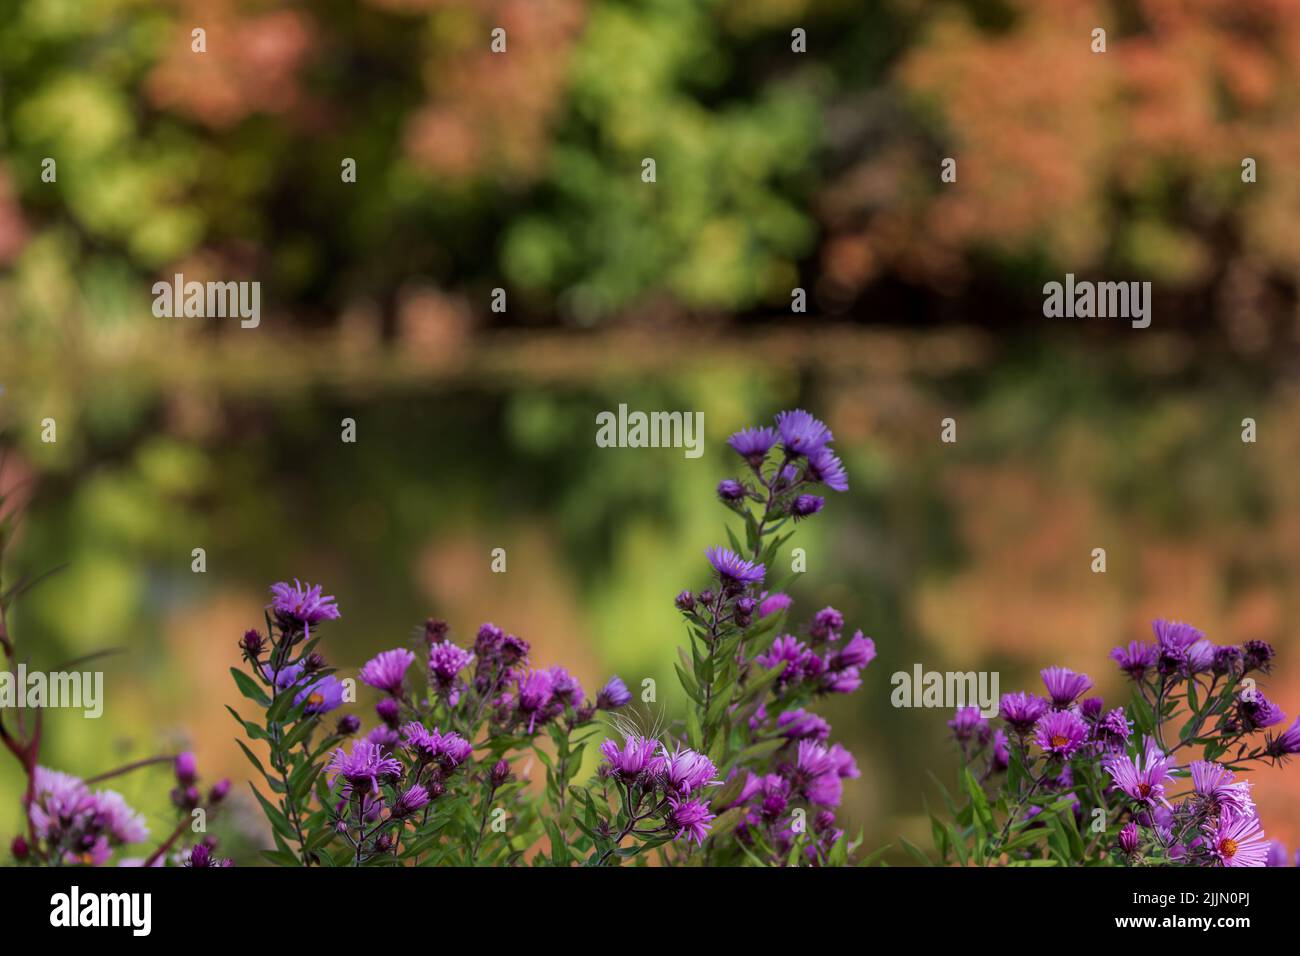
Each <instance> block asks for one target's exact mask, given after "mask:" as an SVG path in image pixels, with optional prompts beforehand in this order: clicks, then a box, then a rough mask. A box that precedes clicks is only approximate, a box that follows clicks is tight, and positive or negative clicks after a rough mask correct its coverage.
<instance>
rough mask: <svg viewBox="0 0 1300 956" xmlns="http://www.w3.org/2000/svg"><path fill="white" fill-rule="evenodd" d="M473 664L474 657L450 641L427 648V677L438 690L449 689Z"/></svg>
mask: <svg viewBox="0 0 1300 956" xmlns="http://www.w3.org/2000/svg"><path fill="white" fill-rule="evenodd" d="M473 662H474V655H473V654H471V653H470V652H469V651H467V650H465V649H464V648H463V647H458V646H456V645H455V644H453V643H452V642H451V641H443V642H442V643H440V644H434V645H433V646H432V647H430V648H429V677H430V678H432V679H433V682H434V683H435V684H437V685H438V687H440V688H450V687H451V686H452V685H453V684H454V683H455V681H456V678H457V676H458V675H459V674H460V672H461V671H463V670H464V669H465V668H466V667H469V665H470V664H472V663H473Z"/></svg>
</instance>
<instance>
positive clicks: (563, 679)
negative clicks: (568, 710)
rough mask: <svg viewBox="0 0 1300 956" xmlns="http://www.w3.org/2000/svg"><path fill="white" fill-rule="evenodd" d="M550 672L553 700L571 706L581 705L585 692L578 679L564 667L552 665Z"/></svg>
mask: <svg viewBox="0 0 1300 956" xmlns="http://www.w3.org/2000/svg"><path fill="white" fill-rule="evenodd" d="M550 674H551V697H552V698H553V700H555V701H557V702H559V703H561V704H567V705H568V706H570V707H575V708H576V707H581V706H582V697H583V694H582V685H581V684H579V683H578V679H577V678H576V677H574V676H573V675H572V674H570V673H569V672H568V671H567V670H565V669H564V668H563V667H552V668H551V669H550Z"/></svg>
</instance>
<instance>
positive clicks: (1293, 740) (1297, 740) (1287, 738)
mask: <svg viewBox="0 0 1300 956" xmlns="http://www.w3.org/2000/svg"><path fill="white" fill-rule="evenodd" d="M1267 750H1268V753H1269V755H1270V756H1272V757H1289V756H1290V755H1291V754H1300V717H1297V718H1296V719H1295V722H1294V723H1293V724H1292V725H1291V726H1290V727H1288V728H1287V729H1286V730H1284V731H1282V733H1280V734H1278V735H1277V736H1270V737H1269V738H1268V747H1267Z"/></svg>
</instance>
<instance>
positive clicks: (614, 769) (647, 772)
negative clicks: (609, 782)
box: [600, 734, 661, 783]
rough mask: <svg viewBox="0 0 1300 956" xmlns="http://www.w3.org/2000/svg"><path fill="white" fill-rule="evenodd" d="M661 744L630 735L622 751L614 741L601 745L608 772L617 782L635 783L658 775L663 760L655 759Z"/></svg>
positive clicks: (653, 740)
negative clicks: (645, 777)
mask: <svg viewBox="0 0 1300 956" xmlns="http://www.w3.org/2000/svg"><path fill="white" fill-rule="evenodd" d="M658 749H659V742H658V741H657V740H655V739H653V738H647V737H639V736H637V735H635V734H633V735H630V736H628V737H627V739H625V740H624V741H623V747H622V748H621V749H620V748H619V746H618V744H617V743H615V742H614V741H613V740H606V741H605V742H604V743H602V744H601V745H600V752H601V754H603V755H604V757H605V760H606V767H605V769H606V771H607V772H608V774H609V775H610V776H611V777H614V778H615V779H616V780H621V781H623V782H624V783H635V782H638V781H640V780H641V779H642V778H643V777H644V776H653V775H654V774H655V773H657V771H658V769H659V766H660V763H661V760H660V759H659V758H656V757H655V751H656V750H658Z"/></svg>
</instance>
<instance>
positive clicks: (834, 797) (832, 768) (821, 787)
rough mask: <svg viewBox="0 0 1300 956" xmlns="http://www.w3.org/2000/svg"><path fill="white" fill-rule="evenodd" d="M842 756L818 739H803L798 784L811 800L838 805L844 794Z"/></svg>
mask: <svg viewBox="0 0 1300 956" xmlns="http://www.w3.org/2000/svg"><path fill="white" fill-rule="evenodd" d="M840 766H841V762H840V758H839V757H838V756H837V755H835V754H832V753H831V751H830V750H829V749H828V748H826V747H824V746H823V745H821V744H819V743H817V742H816V741H815V740H801V741H799V749H798V752H797V756H796V759H795V766H794V785H795V787H796V788H797V789H798V790H799V791H800V792H801V793H802V794H803V795H804V796H805V797H806V798H807V799H808V801H809V802H810V803H815V804H818V805H819V806H823V807H838V806H839V805H840V799H841V796H842V794H843V789H844V788H843V785H842V784H841V783H840V772H839V771H840Z"/></svg>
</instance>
